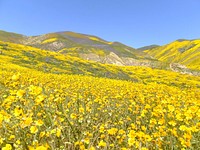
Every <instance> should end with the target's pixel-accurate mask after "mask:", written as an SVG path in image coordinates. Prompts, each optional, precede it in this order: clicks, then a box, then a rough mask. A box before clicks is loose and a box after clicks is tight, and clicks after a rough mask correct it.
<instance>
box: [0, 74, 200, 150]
mask: <svg viewBox="0 0 200 150" xmlns="http://www.w3.org/2000/svg"><path fill="white" fill-rule="evenodd" d="M0 81H1V82H0V85H1V92H0V96H1V98H0V101H1V105H0V110H1V111H0V146H1V147H2V149H4V150H5V149H6V150H8V149H36V150H39V149H42V150H43V149H44V150H45V149H81V150H84V149H88V150H95V149H122V150H126V149H141V150H145V149H197V148H198V147H199V146H200V144H199V142H200V141H199V139H200V122H199V120H200V109H199V107H200V103H199V100H200V94H199V93H200V89H199V88H197V87H189V88H184V89H180V88H178V87H172V86H167V85H164V84H157V83H149V84H147V85H145V84H140V83H134V82H129V81H121V80H113V79H104V78H95V77H87V76H79V75H53V74H46V73H42V72H37V71H32V72H30V71H27V72H26V71H23V72H12V71H1V79H0Z"/></svg>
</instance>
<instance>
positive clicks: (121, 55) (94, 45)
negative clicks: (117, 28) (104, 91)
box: [0, 31, 162, 67]
mask: <svg viewBox="0 0 200 150" xmlns="http://www.w3.org/2000/svg"><path fill="white" fill-rule="evenodd" d="M1 35H2V37H0V40H2V41H6V42H14V43H18V44H23V45H28V46H33V47H37V48H40V49H44V50H49V51H54V52H57V53H61V54H64V55H70V56H76V57H80V58H83V59H86V60H91V61H95V62H101V63H105V64H115V65H120V66H148V67H160V66H162V65H160V63H159V62H158V61H157V60H155V59H152V58H151V57H150V56H149V55H148V54H147V53H144V52H142V51H140V50H137V49H135V48H132V47H130V46H127V45H124V44H122V43H120V42H108V41H106V40H104V39H101V38H99V37H97V36H93V35H87V34H80V33H75V32H69V31H68V32H55V33H49V34H45V35H39V36H23V35H20V34H15V33H10V32H5V31H2V34H1ZM1 35H0V36H1Z"/></svg>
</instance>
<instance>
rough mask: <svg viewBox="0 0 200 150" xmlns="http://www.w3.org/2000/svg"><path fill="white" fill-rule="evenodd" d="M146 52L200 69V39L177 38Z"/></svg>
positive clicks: (155, 56)
mask: <svg viewBox="0 0 200 150" xmlns="http://www.w3.org/2000/svg"><path fill="white" fill-rule="evenodd" d="M145 52H147V53H148V54H150V55H151V56H153V57H154V58H156V59H158V60H160V61H164V62H173V63H180V64H183V65H186V66H188V67H189V68H192V69H197V70H200V40H177V41H175V42H173V43H170V44H167V45H165V46H160V47H156V48H153V49H150V50H146V51H145Z"/></svg>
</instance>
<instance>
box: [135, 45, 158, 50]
mask: <svg viewBox="0 0 200 150" xmlns="http://www.w3.org/2000/svg"><path fill="white" fill-rule="evenodd" d="M156 47H160V45H149V46H144V47H140V48H138V49H137V50H140V51H144V50H147V49H148V50H150V49H153V48H156Z"/></svg>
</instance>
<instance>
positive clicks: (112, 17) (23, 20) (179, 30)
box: [0, 0, 200, 48]
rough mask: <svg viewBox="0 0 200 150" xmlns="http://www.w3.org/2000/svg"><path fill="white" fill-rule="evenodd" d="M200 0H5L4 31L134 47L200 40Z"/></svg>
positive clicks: (0, 9)
mask: <svg viewBox="0 0 200 150" xmlns="http://www.w3.org/2000/svg"><path fill="white" fill-rule="evenodd" d="M199 8H200V0H0V30H5V31H10V32H16V33H21V34H25V35H39V34H44V33H49V32H57V31H74V32H78V33H85V34H92V35H96V36H99V37H101V38H103V39H105V40H108V41H119V42H122V43H124V44H127V45H129V46H132V47H136V48H137V47H141V46H146V45H151V44H160V45H163V44H167V43H168V42H172V41H174V40H176V39H180V38H184V39H196V38H200V9H199Z"/></svg>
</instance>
